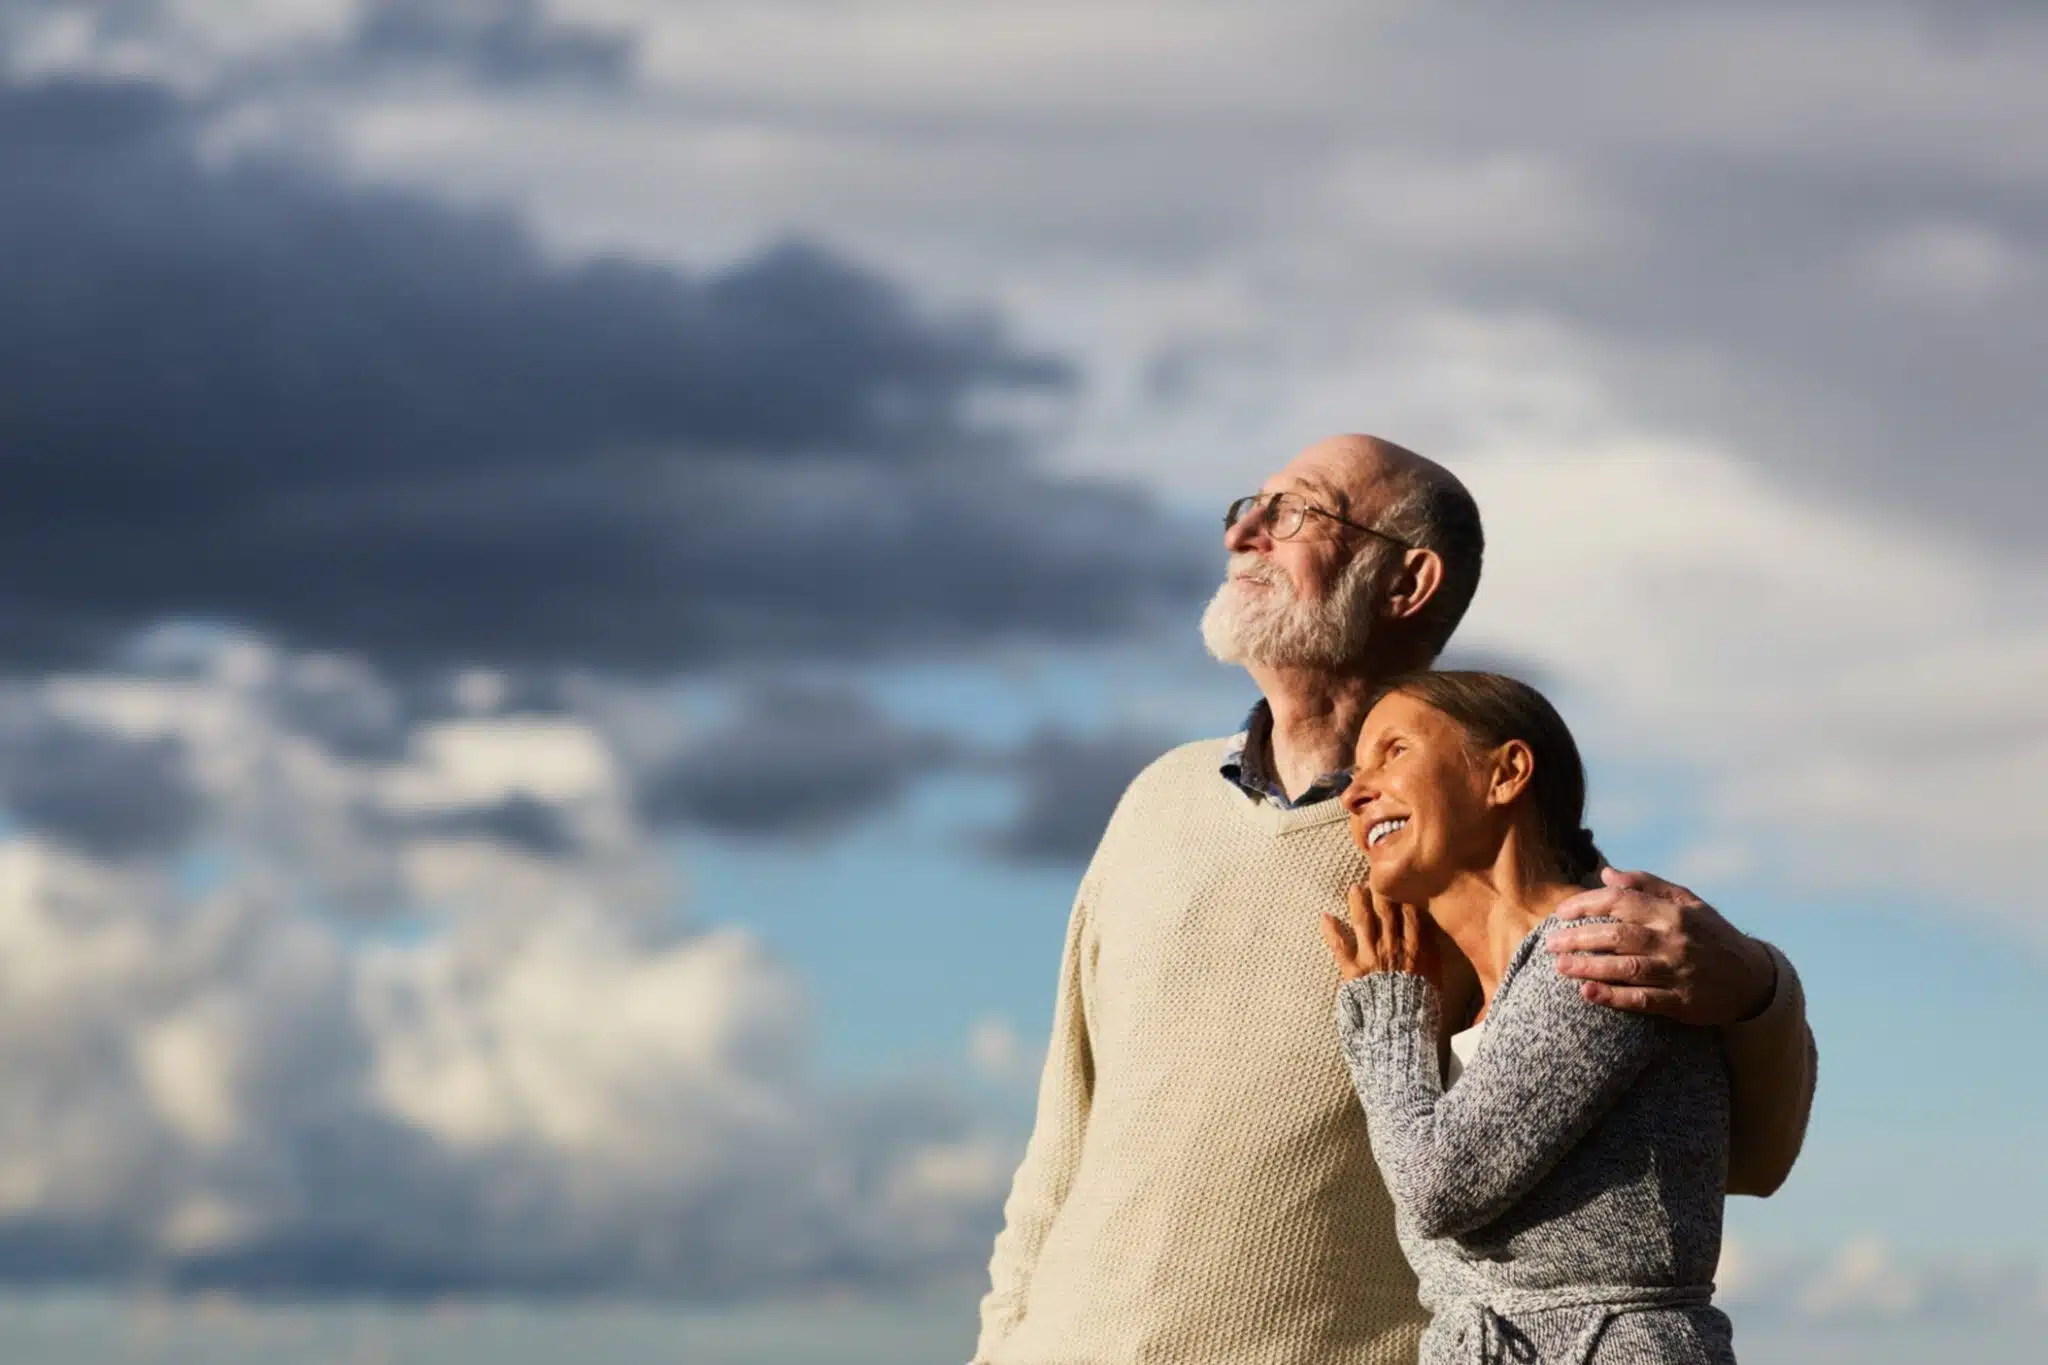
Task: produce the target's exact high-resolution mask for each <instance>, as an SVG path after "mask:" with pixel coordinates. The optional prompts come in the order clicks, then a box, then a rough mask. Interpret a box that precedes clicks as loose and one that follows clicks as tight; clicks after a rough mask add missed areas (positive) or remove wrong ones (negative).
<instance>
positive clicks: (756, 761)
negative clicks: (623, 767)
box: [636, 683, 962, 835]
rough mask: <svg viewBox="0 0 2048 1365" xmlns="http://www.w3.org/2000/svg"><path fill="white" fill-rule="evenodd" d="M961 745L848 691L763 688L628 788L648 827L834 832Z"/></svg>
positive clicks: (890, 798)
mask: <svg viewBox="0 0 2048 1365" xmlns="http://www.w3.org/2000/svg"><path fill="white" fill-rule="evenodd" d="M961 757H962V748H961V746H960V745H959V744H958V743H957V742H955V741H952V740H950V739H947V738H946V737H944V736H941V735H936V734H931V733H927V732H923V731H918V730H913V729H911V728H909V727H907V726H904V725H901V724H898V723H897V722H895V721H893V720H891V719H890V718H889V717H887V716H886V715H884V714H882V712H881V711H880V710H879V709H877V708H876V707H875V705H874V704H873V703H872V702H871V701H869V700H868V699H867V698H865V697H864V696H862V695H861V694H859V693H858V692H855V691H852V690H851V689H827V688H817V687H806V686H797V685H791V684H787V683H771V684H769V685H767V686H764V687H758V688H754V689H750V690H749V691H748V692H747V694H746V697H745V700H744V702H743V703H742V704H741V705H740V706H739V708H738V709H737V710H736V711H735V712H734V714H733V715H732V716H731V717H730V718H729V719H728V720H727V721H726V722H725V723H724V724H722V725H720V726H718V727H716V728H715V729H713V730H710V731H708V732H706V733H704V734H701V735H698V736H696V737H694V738H693V739H691V740H690V741H689V742H688V743H687V744H686V745H685V746H684V747H682V748H681V749H680V750H678V751H677V752H675V753H674V754H672V755H669V756H667V757H666V758H665V759H663V760H662V761H660V762H659V763H657V764H655V765H653V766H651V767H650V768H649V770H648V771H647V772H646V773H645V774H643V776H642V777H641V779H640V780H639V782H638V783H637V784H636V785H637V788H638V798H639V804H640V808H641V812H642V814H643V815H644V816H645V817H646V818H647V819H648V820H649V821H651V822H653V823H655V824H657V825H661V824H687V825H693V826H696V827H699V828H702V829H708V830H712V831H715V832H717V833H722V834H742V835H797V834H815V833H822V832H825V831H829V830H834V829H839V828H843V827H845V826H846V825H849V824H851V823H853V822H855V821H857V820H859V819H860V818H862V817H863V816H865V815H868V814H870V813H872V812H874V811H876V810H878V809H881V808H883V807H885V806H887V805H890V804H892V803H894V802H895V801H897V800H898V799H900V798H901V797H902V796H903V794H904V793H905V792H906V791H908V790H909V788H910V786H911V784H912V783H913V782H915V781H916V780H917V779H918V778H920V777H923V776H926V775H928V774H930V773H933V772H935V771H938V770H941V769H943V768H946V767H948V766H951V765H952V764H954V763H956V762H958V761H959V760H960V759H961Z"/></svg>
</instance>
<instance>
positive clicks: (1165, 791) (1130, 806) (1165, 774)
mask: <svg viewBox="0 0 2048 1365" xmlns="http://www.w3.org/2000/svg"><path fill="white" fill-rule="evenodd" d="M1231 743H1232V741H1231V739H1230V738H1228V737H1224V738H1221V739H1197V740H1193V741H1190V742H1189V743H1186V744H1180V745H1176V746H1174V747H1173V748H1171V749H1168V750H1167V751H1166V752H1165V753H1163V754H1161V755H1160V756H1159V757H1157V758H1155V759H1153V760H1152V761H1151V762H1150V763H1147V764H1146V765H1145V766H1144V767H1143V768H1141V769H1139V770H1138V775H1137V776H1136V777H1133V778H1132V779H1131V780H1130V783H1129V785H1127V786H1126V787H1125V788H1124V793H1123V796H1122V797H1121V798H1120V799H1119V800H1118V802H1117V810H1118V812H1119V814H1124V813H1127V812H1131V811H1134V810H1138V809H1143V808H1146V807H1154V808H1156V806H1157V805H1158V804H1159V803H1162V802H1165V803H1174V804H1178V803H1179V802H1181V801H1183V800H1185V799H1186V797H1187V796H1188V795H1189V794H1191V793H1203V792H1205V787H1204V785H1203V784H1205V783H1210V782H1213V783H1217V784H1218V785H1219V786H1220V785H1223V784H1224V782H1225V779H1224V777H1223V774H1222V771H1221V769H1222V763H1223V757H1224V755H1225V754H1227V753H1229V752H1230V747H1231ZM1112 823H1114V821H1112Z"/></svg>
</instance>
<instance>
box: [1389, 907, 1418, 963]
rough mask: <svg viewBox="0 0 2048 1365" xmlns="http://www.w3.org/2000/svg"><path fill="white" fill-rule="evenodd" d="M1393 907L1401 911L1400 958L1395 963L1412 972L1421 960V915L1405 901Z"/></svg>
mask: <svg viewBox="0 0 2048 1365" xmlns="http://www.w3.org/2000/svg"><path fill="white" fill-rule="evenodd" d="M1395 908H1396V909H1397V910H1399V911H1400V912H1401V920H1400V923H1401V960H1400V962H1399V963H1398V964H1397V965H1398V966H1399V967H1400V969H1401V970H1402V971H1404V972H1412V971H1414V970H1415V969H1416V968H1417V966H1419V965H1420V963H1421V961H1422V916H1421V915H1420V914H1419V913H1418V912H1417V911H1416V909H1415V907H1414V906H1412V905H1409V904H1406V903H1405V902H1404V903H1402V904H1401V905H1398V906H1396V907H1395Z"/></svg>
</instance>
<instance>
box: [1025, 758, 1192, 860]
mask: <svg viewBox="0 0 2048 1365" xmlns="http://www.w3.org/2000/svg"><path fill="white" fill-rule="evenodd" d="M1172 747H1173V742H1172V741H1170V740H1167V739H1165V738H1163V737H1162V736H1160V735H1157V734H1152V733H1149V732H1144V731H1134V730H1111V731H1108V732H1106V733H1103V734H1099V735H1077V734H1070V733H1067V732H1064V731H1059V730H1045V731H1041V732H1040V733H1038V734H1037V735H1035V736H1033V737H1032V738H1031V739H1030V740H1028V741H1027V742H1026V743H1025V744H1024V745H1023V747H1021V748H1020V749H1019V750H1018V751H1017V752H1016V754H1015V755H1014V756H1012V758H1011V759H1010V765H1011V766H1012V768H1013V770H1014V771H1015V772H1016V774H1017V775H1018V777H1019V778H1020V779H1021V781H1022V784H1023V803H1022V805H1021V806H1020V808H1019V809H1018V812H1017V816H1016V818H1015V819H1014V820H1013V821H1011V822H1010V823H1009V824H1008V825H1006V826H1005V827H1004V828H1002V829H1000V830H997V831H995V832H994V833H993V834H991V835H989V836H988V837H987V839H986V841H985V847H986V848H987V849H988V851H989V852H990V853H992V854H994V855H995V856H997V857H1001V858H1005V859H1008V860H1010V861H1013V862H1025V863H1037V862H1049V863H1070V864H1079V863H1085V862H1086V861H1088V858H1089V855H1091V854H1092V853H1094V852H1095V845H1096V844H1097V843H1098V842H1100V841H1101V839H1102V831H1103V828H1104V827H1105V826H1106V825H1108V823H1109V816H1110V812H1111V811H1113V810H1115V809H1116V803H1117V800H1118V798H1119V797H1121V796H1122V795H1123V794H1124V788H1126V787H1128V786H1129V785H1130V783H1131V779H1132V778H1134V777H1136V776H1137V775H1138V773H1139V772H1140V771H1141V770H1142V769H1143V768H1144V767H1145V765H1146V764H1148V763H1150V762H1151V761H1152V760H1153V759H1155V758H1157V757H1159V756H1160V755H1161V754H1163V753H1165V752H1166V751H1167V750H1168V749H1170V748H1172ZM1218 780H1219V781H1220V780H1221V779H1218Z"/></svg>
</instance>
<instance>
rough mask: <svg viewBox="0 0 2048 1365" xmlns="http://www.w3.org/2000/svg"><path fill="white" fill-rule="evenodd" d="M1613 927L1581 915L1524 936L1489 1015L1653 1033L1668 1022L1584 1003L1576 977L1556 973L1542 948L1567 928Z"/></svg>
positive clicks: (1548, 921)
mask: <svg viewBox="0 0 2048 1365" xmlns="http://www.w3.org/2000/svg"><path fill="white" fill-rule="evenodd" d="M1618 922H1619V921H1617V920H1616V919H1615V918H1614V917H1613V916H1612V915H1584V916H1580V917H1577V918H1574V919H1566V918H1564V917H1562V916H1559V915H1549V916H1546V917H1545V918H1544V919H1543V920H1542V921H1540V922H1539V923H1538V924H1537V925H1536V927H1535V928H1533V929H1531V930H1530V931H1529V934H1528V937H1526V938H1524V939H1523V940H1522V942H1521V943H1520V944H1519V945H1518V946H1517V947H1516V949H1515V951H1514V954H1513V956H1512V957H1510V958H1509V959H1508V967H1507V970H1506V971H1505V972H1504V973H1503V974H1502V976H1501V984H1500V989H1499V990H1498V991H1496V992H1495V1003H1494V1008H1493V1011H1492V1013H1493V1014H1495V1015H1502V1014H1506V1013H1513V1014H1518V1015H1530V1016H1537V1015H1540V1016H1544V1017H1546V1018H1548V1019H1550V1020H1551V1021H1553V1023H1554V1022H1556V1021H1559V1020H1566V1021H1569V1022H1570V1023H1571V1024H1573V1025H1574V1026H1576V1027H1578V1028H1582V1029H1586V1030H1590V1031H1595V1032H1606V1031H1611V1030H1616V1029H1619V1030H1622V1031H1636V1030H1645V1031H1650V1032H1655V1031H1656V1029H1657V1026H1658V1024H1659V1023H1660V1022H1668V1021H1662V1020H1661V1016H1657V1015H1647V1014H1642V1013H1639V1012H1636V1011H1632V1010H1622V1009H1616V1008H1614V1007H1613V1006H1611V1005H1596V1004H1594V1003H1593V1002H1592V1001H1590V1000H1588V999H1586V997H1585V995H1584V993H1583V992H1582V991H1581V989H1580V984H1579V981H1578V979H1577V978H1576V977H1570V976H1566V975H1565V974H1564V973H1563V972H1561V971H1559V970H1558V965H1557V956H1556V955H1555V954H1553V953H1551V952H1550V951H1549V949H1548V948H1547V946H1546V944H1547V942H1548V940H1549V938H1550V935H1551V934H1552V933H1554V932H1555V931H1557V930H1559V929H1562V928H1564V927H1565V926H1567V925H1580V924H1614V923H1618Z"/></svg>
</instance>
